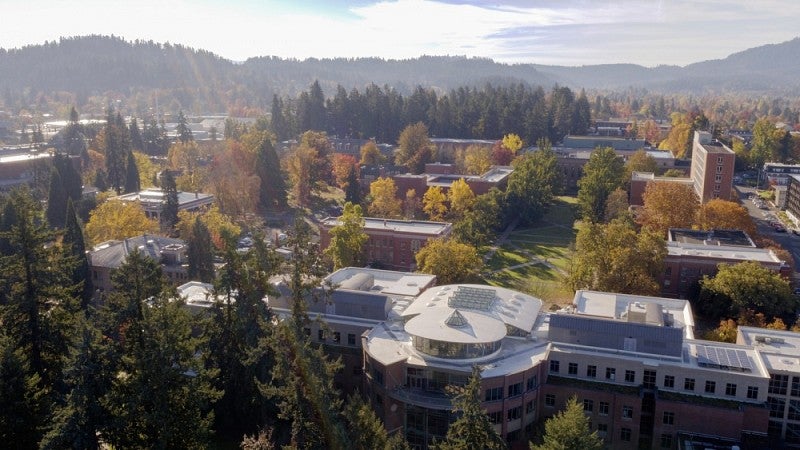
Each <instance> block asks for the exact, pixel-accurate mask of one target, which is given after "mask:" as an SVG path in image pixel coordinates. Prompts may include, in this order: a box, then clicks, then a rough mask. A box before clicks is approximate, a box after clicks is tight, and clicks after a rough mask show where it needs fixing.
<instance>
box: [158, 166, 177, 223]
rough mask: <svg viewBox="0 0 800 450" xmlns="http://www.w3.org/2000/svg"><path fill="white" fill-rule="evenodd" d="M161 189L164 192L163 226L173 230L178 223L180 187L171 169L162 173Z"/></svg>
mask: <svg viewBox="0 0 800 450" xmlns="http://www.w3.org/2000/svg"><path fill="white" fill-rule="evenodd" d="M161 191H162V192H164V203H163V206H162V207H161V228H162V229H163V230H166V231H171V230H172V229H173V228H174V227H175V224H176V223H178V187H177V186H176V184H175V176H174V175H172V172H170V171H169V170H165V171H164V172H163V173H162V174H161Z"/></svg>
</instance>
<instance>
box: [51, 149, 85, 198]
mask: <svg viewBox="0 0 800 450" xmlns="http://www.w3.org/2000/svg"><path fill="white" fill-rule="evenodd" d="M72 161H73V160H72V158H70V157H69V156H66V155H60V154H58V155H56V156H55V157H54V158H53V166H54V167H55V169H56V170H57V171H58V174H59V175H60V176H61V184H62V186H63V189H64V191H65V195H67V196H68V197H69V198H71V199H72V201H73V202H74V203H75V204H78V203H79V202H80V201H81V199H82V197H83V180H82V179H81V174H80V173H79V172H78V171H77V170H76V169H75V165H74V164H73V163H72ZM64 206H65V207H66V203H65V204H64Z"/></svg>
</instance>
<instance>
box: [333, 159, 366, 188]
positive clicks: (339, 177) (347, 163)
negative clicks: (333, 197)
mask: <svg viewBox="0 0 800 450" xmlns="http://www.w3.org/2000/svg"><path fill="white" fill-rule="evenodd" d="M351 169H353V170H355V171H356V176H358V172H359V166H358V161H356V158H355V157H354V156H352V155H344V154H341V153H336V154H335V155H333V158H332V160H331V171H332V172H333V181H334V182H335V183H336V185H337V186H339V187H340V188H342V189H344V188H345V187H346V186H347V177H348V176H350V170H351Z"/></svg>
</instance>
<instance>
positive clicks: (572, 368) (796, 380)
mask: <svg viewBox="0 0 800 450" xmlns="http://www.w3.org/2000/svg"><path fill="white" fill-rule="evenodd" d="M560 370H561V362H560V361H558V360H555V359H553V360H550V373H559V372H560ZM567 374H568V375H578V364H577V363H574V362H571V363H569V364H567ZM586 376H587V377H588V378H597V366H596V365H592V364H589V365H587V366H586ZM656 377H657V374H656V372H655V371H654V370H645V371H644V373H643V377H642V385H643V386H644V387H645V388H655V387H656ZM776 377H777V379H776ZM616 378H617V369H616V368H614V367H606V373H605V379H606V380H609V381H615V380H616ZM772 378H773V379H772V380H771V381H770V393H775V394H778V393H783V394H786V386H787V384H788V376H786V375H773V377H772ZM625 382H626V383H635V382H636V371H635V370H625ZM781 386H782V387H781ZM664 387H665V388H670V389H674V388H675V376H674V375H664ZM683 389H684V390H686V391H694V390H695V379H694V378H688V377H687V378H684V380H683ZM716 391H717V383H716V381H712V380H706V382H705V389H704V392H706V393H708V394H716ZM736 392H737V385H736V384H735V383H725V395H727V396H730V397H735V396H736ZM795 394H796V395H797V396H800V377H793V380H792V395H795ZM747 398H749V399H757V398H758V387H757V386H748V387H747Z"/></svg>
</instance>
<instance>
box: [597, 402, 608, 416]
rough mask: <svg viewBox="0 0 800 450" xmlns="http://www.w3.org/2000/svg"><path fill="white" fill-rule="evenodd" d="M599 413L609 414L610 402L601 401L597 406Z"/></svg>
mask: <svg viewBox="0 0 800 450" xmlns="http://www.w3.org/2000/svg"><path fill="white" fill-rule="evenodd" d="M597 413H598V414H600V415H601V416H607V415H608V402H600V404H599V405H598V408H597Z"/></svg>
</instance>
